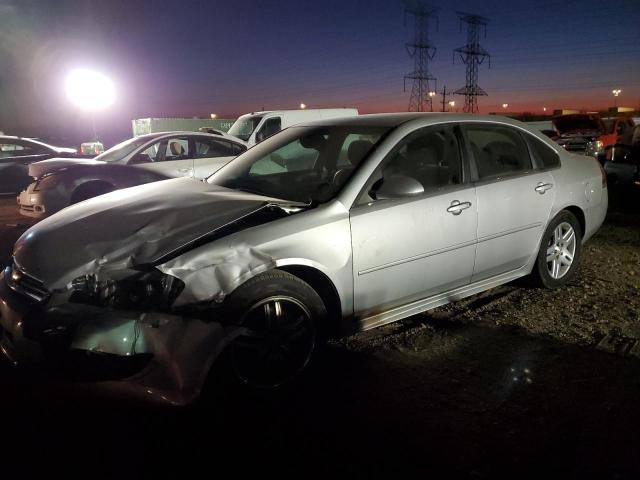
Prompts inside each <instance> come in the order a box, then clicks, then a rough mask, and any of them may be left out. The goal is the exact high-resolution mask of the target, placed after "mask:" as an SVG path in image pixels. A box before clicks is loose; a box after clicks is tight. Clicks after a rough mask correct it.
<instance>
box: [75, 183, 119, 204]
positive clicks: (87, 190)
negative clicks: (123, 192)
mask: <svg viewBox="0 0 640 480" xmlns="http://www.w3.org/2000/svg"><path fill="white" fill-rule="evenodd" d="M115 189H116V188H115V187H114V186H113V185H111V184H109V183H106V182H89V183H84V184H82V185H80V186H79V187H78V188H76V189H75V191H74V192H73V194H72V195H71V202H70V203H69V204H70V205H73V204H75V203H79V202H84V201H85V200H89V199H90V198H93V197H97V196H99V195H104V194H105V193H109V192H113V191H114V190H115Z"/></svg>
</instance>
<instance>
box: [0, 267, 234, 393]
mask: <svg viewBox="0 0 640 480" xmlns="http://www.w3.org/2000/svg"><path fill="white" fill-rule="evenodd" d="M8 273H9V272H8V270H5V271H4V272H3V273H2V274H0V351H1V352H2V353H3V354H4V356H5V357H7V358H8V359H9V360H10V361H11V362H12V363H13V364H14V365H17V366H23V365H24V366H27V365H33V364H39V365H43V366H45V367H47V368H53V369H56V370H64V371H69V370H70V369H71V370H76V369H82V367H83V364H85V363H86V364H91V365H93V366H95V364H96V359H98V360H101V363H102V364H106V365H109V369H108V370H109V373H110V377H111V378H109V379H108V380H105V379H104V378H100V374H99V373H98V372H96V371H94V372H93V373H95V374H96V379H95V380H96V381H100V383H101V385H102V386H104V387H107V388H108V389H109V390H112V391H115V392H116V393H123V394H124V395H126V396H136V397H145V398H148V399H149V400H152V401H158V402H161V403H169V404H174V405H184V404H188V403H190V402H192V401H193V400H194V399H195V398H196V397H197V396H198V395H199V393H200V391H201V389H202V386H203V384H204V382H205V379H206V377H207V375H208V373H209V370H210V368H211V366H212V365H213V363H214V362H215V360H216V359H217V358H218V356H219V355H220V353H221V352H222V351H223V350H224V348H225V347H226V346H227V345H228V344H229V343H231V342H232V341H233V340H234V339H235V338H237V337H238V336H240V335H242V334H243V333H244V329H243V328H241V327H238V326H225V325H224V324H223V323H222V322H219V321H206V320H203V319H200V318H195V317H187V316H180V315H173V314H169V313H161V312H135V311H122V310H113V309H109V308H104V307H96V306H91V305H83V304H72V303H66V304H62V305H58V306H51V307H44V306H42V304H41V303H39V302H36V301H31V300H30V299H28V298H25V297H24V296H23V295H20V294H18V293H16V292H14V291H13V290H12V289H10V288H9V287H8V286H7V283H6V281H5V275H7V274H8ZM115 364H117V365H119V368H117V369H116V368H113V365H115ZM92 370H95V369H92ZM114 372H123V373H122V375H123V377H122V378H115V379H114V378H113V376H114Z"/></svg>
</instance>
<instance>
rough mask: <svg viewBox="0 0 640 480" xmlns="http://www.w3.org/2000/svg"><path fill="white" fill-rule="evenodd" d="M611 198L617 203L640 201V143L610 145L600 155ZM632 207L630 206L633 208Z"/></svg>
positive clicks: (635, 202) (636, 202)
mask: <svg viewBox="0 0 640 480" xmlns="http://www.w3.org/2000/svg"><path fill="white" fill-rule="evenodd" d="M599 160H600V162H601V163H602V164H603V165H604V170H605V172H606V173H607V183H608V184H609V189H610V191H611V196H612V197H613V198H614V199H615V200H616V201H617V202H623V201H627V200H628V201H631V202H633V203H634V204H635V205H634V206H635V207H636V208H637V204H638V201H639V200H640V143H636V144H634V145H623V144H616V145H610V146H608V147H607V148H605V150H604V151H603V152H602V153H601V154H600V157H599ZM631 206H632V205H629V207H631Z"/></svg>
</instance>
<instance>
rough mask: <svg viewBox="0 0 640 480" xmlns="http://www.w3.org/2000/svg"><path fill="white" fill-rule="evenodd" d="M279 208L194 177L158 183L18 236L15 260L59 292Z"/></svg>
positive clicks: (72, 210)
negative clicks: (74, 282)
mask: <svg viewBox="0 0 640 480" xmlns="http://www.w3.org/2000/svg"><path fill="white" fill-rule="evenodd" d="M279 203H281V204H285V203H284V201H282V200H277V199H272V198H268V197H263V196H259V195H254V194H250V193H244V192H239V191H235V190H229V189H226V188H223V187H219V186H216V185H211V184H207V183H203V182H199V181H197V180H194V179H191V178H176V179H170V180H163V181H159V182H154V183H150V184H146V185H140V186H137V187H132V188H127V189H123V190H117V191H115V192H111V193H109V194H106V195H102V196H99V197H96V198H93V199H90V200H87V201H85V202H81V203H79V204H76V205H72V206H70V207H68V208H65V209H63V210H61V211H60V212H58V213H56V214H54V215H52V216H51V217H49V218H46V219H44V220H43V221H41V222H40V223H38V224H36V225H34V226H33V227H31V228H30V229H29V230H27V231H26V232H25V233H24V234H23V235H22V237H20V239H19V240H18V241H17V242H16V246H15V250H14V258H15V260H16V262H17V263H18V265H20V266H21V267H22V268H23V269H24V270H25V271H26V272H28V273H29V274H30V275H32V276H34V277H36V278H37V279H39V280H41V281H43V282H44V284H45V285H46V287H47V288H48V289H49V290H58V289H64V288H66V287H67V286H68V285H69V282H71V281H72V280H73V279H74V278H77V277H79V276H81V275H86V274H92V273H99V272H105V271H119V270H125V271H126V270H127V269H129V268H130V267H132V266H135V265H139V264H145V263H150V262H153V261H154V260H157V259H158V258H159V257H162V256H163V255H166V254H168V253H170V252H173V251H174V250H175V249H177V248H179V247H181V246H184V245H185V244H187V243H189V242H191V241H193V240H196V239H197V238H199V237H201V236H202V235H206V234H208V233H210V232H212V231H214V230H216V229H218V228H219V227H222V226H224V225H226V224H228V223H230V222H233V221H235V220H237V219H239V218H242V217H244V216H245V215H248V214H250V213H252V212H254V211H256V210H259V209H261V208H262V207H263V206H264V205H266V204H279ZM286 204H287V205H289V203H286Z"/></svg>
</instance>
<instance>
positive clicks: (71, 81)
mask: <svg viewBox="0 0 640 480" xmlns="http://www.w3.org/2000/svg"><path fill="white" fill-rule="evenodd" d="M66 87H67V96H68V97H69V100H71V102H72V103H74V104H75V105H76V106H77V107H78V108H80V109H82V110H89V111H96V110H104V109H105V108H108V107H110V106H111V105H112V104H113V102H114V100H115V98H116V89H115V87H114V85H113V82H112V81H111V80H110V79H109V78H107V77H106V76H104V75H103V74H101V73H99V72H93V71H91V70H73V71H72V72H71V73H69V75H68V76H67V83H66Z"/></svg>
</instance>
